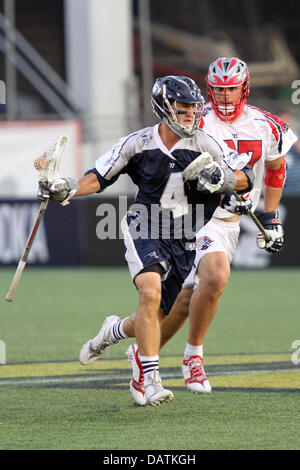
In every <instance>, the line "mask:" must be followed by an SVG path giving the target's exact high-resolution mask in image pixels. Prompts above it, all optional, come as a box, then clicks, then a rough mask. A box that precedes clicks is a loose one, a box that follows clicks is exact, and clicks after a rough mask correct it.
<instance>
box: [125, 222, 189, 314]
mask: <svg viewBox="0 0 300 470" xmlns="http://www.w3.org/2000/svg"><path fill="white" fill-rule="evenodd" d="M122 231H123V234H124V242H125V246H126V253H125V258H126V261H127V263H128V267H129V271H130V274H131V277H132V279H133V280H134V278H135V276H136V275H137V274H138V273H139V272H141V271H142V270H143V269H145V268H148V267H149V266H153V265H154V264H160V265H161V266H162V268H163V271H164V274H163V275H162V299H161V307H162V308H163V309H164V312H165V314H168V313H169V312H170V310H171V308H172V305H173V303H174V302H175V300H176V297H177V295H178V294H179V292H180V291H181V287H182V284H183V282H184V280H185V278H186V277H187V276H188V274H189V272H190V270H191V269H192V266H193V262H194V258H195V251H194V250H187V249H186V241H185V240H184V239H183V240H181V239H175V240H174V239H147V240H145V239H142V238H136V239H133V238H132V236H131V234H130V231H129V227H128V221H127V218H126V217H124V219H123V221H122Z"/></svg>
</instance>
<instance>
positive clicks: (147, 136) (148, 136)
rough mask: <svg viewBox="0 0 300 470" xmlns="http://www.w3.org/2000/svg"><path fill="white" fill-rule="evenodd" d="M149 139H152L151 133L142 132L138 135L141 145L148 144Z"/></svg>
mask: <svg viewBox="0 0 300 470" xmlns="http://www.w3.org/2000/svg"><path fill="white" fill-rule="evenodd" d="M151 139H152V135H151V134H144V135H142V136H141V137H139V139H138V140H140V141H141V142H142V145H146V144H148V142H150V140H151Z"/></svg>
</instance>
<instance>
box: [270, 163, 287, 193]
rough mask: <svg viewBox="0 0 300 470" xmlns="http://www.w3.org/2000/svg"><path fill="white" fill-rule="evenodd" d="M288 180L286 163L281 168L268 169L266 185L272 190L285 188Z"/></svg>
mask: <svg viewBox="0 0 300 470" xmlns="http://www.w3.org/2000/svg"><path fill="white" fill-rule="evenodd" d="M285 178H286V161H284V162H283V163H282V164H281V166H280V168H278V169H277V170H272V169H271V168H268V167H266V175H265V185H266V186H269V187H271V188H283V185H284V182H285Z"/></svg>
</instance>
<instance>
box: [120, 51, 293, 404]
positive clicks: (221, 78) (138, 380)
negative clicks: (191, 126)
mask: <svg viewBox="0 0 300 470" xmlns="http://www.w3.org/2000/svg"><path fill="white" fill-rule="evenodd" d="M206 80H207V95H208V98H209V100H210V103H208V104H207V105H206V106H205V109H204V112H203V114H202V118H201V123H200V128H201V129H203V130H205V131H206V132H207V133H208V134H210V135H212V136H213V137H215V138H216V139H218V140H219V141H220V140H223V141H224V142H226V143H227V145H228V146H229V147H231V148H232V149H234V150H237V157H238V158H239V155H238V154H243V153H247V154H249V156H251V160H250V163H249V164H250V166H251V167H252V168H253V171H254V175H255V183H254V187H253V189H252V190H251V192H250V193H249V194H247V195H244V202H238V201H237V200H236V198H235V197H234V195H232V194H227V195H225V196H224V197H223V199H222V201H221V204H220V206H219V207H218V208H217V209H216V211H215V212H214V215H213V217H212V219H211V220H210V221H209V222H208V223H207V224H206V225H205V226H204V227H203V228H202V229H201V231H200V232H199V233H198V234H197V243H196V257H195V262H194V267H193V269H192V271H191V272H190V274H189V276H188V277H187V278H186V280H185V282H184V284H183V288H182V290H181V292H180V294H179V295H178V297H177V299H176V301H175V303H174V305H173V307H172V309H171V312H170V313H169V315H168V316H166V317H165V320H164V321H163V323H162V328H161V347H163V345H164V344H165V343H166V342H167V341H168V340H169V339H170V338H171V337H172V336H173V335H174V334H175V333H176V331H178V329H179V328H180V327H181V326H182V325H183V323H184V322H185V320H186V318H187V316H188V315H189V333H188V341H187V344H186V348H185V351H184V358H183V364H182V373H183V377H184V379H185V384H186V388H187V390H189V391H191V392H193V393H196V394H199V393H210V392H211V386H210V383H209V380H208V379H207V377H206V375H205V371H204V367H203V343H204V340H205V337H206V333H207V331H208V328H209V326H210V324H211V322H212V320H213V318H214V316H215V314H216V312H217V309H218V305H219V301H220V298H221V295H222V294H223V292H224V290H225V287H226V285H227V282H228V280H229V276H230V262H231V259H232V257H233V254H234V252H235V249H236V246H237V243H238V238H239V232H240V227H239V221H240V216H241V215H242V214H245V213H246V212H247V208H250V209H252V210H253V211H254V210H255V208H256V206H257V204H258V201H259V198H260V194H261V191H262V187H263V185H264V212H263V213H262V214H260V215H259V216H258V219H259V221H260V222H261V224H262V225H263V227H264V229H265V231H266V232H267V233H268V234H269V236H270V241H268V242H266V240H265V239H264V237H263V236H262V234H258V235H257V245H258V248H260V249H264V250H267V251H268V252H270V253H278V252H279V251H280V249H281V247H282V245H283V241H284V237H283V228H282V225H281V222H280V219H279V214H278V211H277V207H278V204H279V201H280V199H281V195H282V189H283V185H284V181H285V176H286V163H285V154H286V153H287V152H288V150H289V149H290V148H291V146H292V145H293V144H294V143H295V141H296V140H297V137H296V136H295V134H294V133H293V132H292V130H291V129H290V128H289V126H288V125H287V124H286V123H284V122H283V121H281V120H280V119H279V118H278V117H276V116H274V115H272V114H270V113H268V112H266V111H263V110H261V109H259V108H257V107H254V106H250V105H247V104H246V102H247V98H248V95H249V90H250V82H249V73H248V69H247V65H246V64H245V63H244V62H243V61H241V60H240V59H238V58H224V57H222V58H219V59H217V60H216V61H215V62H213V63H212V64H211V65H210V67H209V70H208V74H207V77H206ZM198 184H199V183H198ZM128 357H129V361H130V363H131V365H132V369H133V378H132V381H133V383H134V384H135V394H136V396H137V397H136V399H138V396H139V395H140V396H141V395H142V393H143V374H142V371H141V369H140V367H139V360H138V349H137V346H136V345H131V346H130V347H129V350H128Z"/></svg>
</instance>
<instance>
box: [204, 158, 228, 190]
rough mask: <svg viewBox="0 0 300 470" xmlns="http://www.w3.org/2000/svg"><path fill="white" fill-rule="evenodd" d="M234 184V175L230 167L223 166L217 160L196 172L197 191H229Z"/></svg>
mask: <svg viewBox="0 0 300 470" xmlns="http://www.w3.org/2000/svg"><path fill="white" fill-rule="evenodd" d="M235 185H236V176H235V174H234V173H233V171H232V170H230V168H223V167H221V166H220V165H219V164H218V163H217V162H212V163H208V164H207V165H205V167H204V168H203V169H202V170H200V171H199V173H198V182H197V189H198V191H209V192H210V193H230V192H231V191H233V190H234V188H235Z"/></svg>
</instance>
